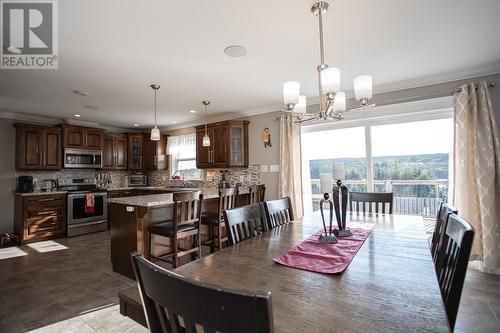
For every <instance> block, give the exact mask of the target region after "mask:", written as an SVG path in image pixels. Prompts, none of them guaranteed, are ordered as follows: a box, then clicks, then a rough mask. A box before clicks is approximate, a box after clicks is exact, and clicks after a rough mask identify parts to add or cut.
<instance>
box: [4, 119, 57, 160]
mask: <svg viewBox="0 0 500 333" xmlns="http://www.w3.org/2000/svg"><path fill="white" fill-rule="evenodd" d="M14 126H15V128H16V170H59V169H61V130H60V129H59V128H55V127H46V126H39V125H29V124H20V123H16V124H14Z"/></svg>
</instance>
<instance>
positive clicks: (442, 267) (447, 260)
mask: <svg viewBox="0 0 500 333" xmlns="http://www.w3.org/2000/svg"><path fill="white" fill-rule="evenodd" d="M473 240H474V228H473V227H472V226H471V225H470V224H469V222H467V221H466V220H464V219H463V218H461V217H460V216H458V215H456V214H450V215H448V223H447V225H446V231H445V233H444V235H443V241H442V242H441V243H440V244H439V252H440V254H439V256H438V263H437V265H436V274H437V278H438V282H439V287H440V289H441V296H442V298H443V302H444V305H445V308H446V314H447V315H448V322H449V324H450V327H451V329H452V331H453V328H454V326H455V321H456V318H457V313H458V307H459V305H460V297H461V295H462V288H463V285H464V280H465V274H466V273H467V266H468V264H469V256H470V251H471V248H472V241H473Z"/></svg>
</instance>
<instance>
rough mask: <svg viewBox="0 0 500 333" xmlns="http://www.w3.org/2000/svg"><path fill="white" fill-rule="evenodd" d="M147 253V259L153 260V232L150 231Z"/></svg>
mask: <svg viewBox="0 0 500 333" xmlns="http://www.w3.org/2000/svg"><path fill="white" fill-rule="evenodd" d="M146 249H147V251H148V252H147V253H146V255H145V257H146V259H148V260H151V257H152V255H151V254H152V252H153V243H151V233H150V232H149V231H148V244H147V245H146Z"/></svg>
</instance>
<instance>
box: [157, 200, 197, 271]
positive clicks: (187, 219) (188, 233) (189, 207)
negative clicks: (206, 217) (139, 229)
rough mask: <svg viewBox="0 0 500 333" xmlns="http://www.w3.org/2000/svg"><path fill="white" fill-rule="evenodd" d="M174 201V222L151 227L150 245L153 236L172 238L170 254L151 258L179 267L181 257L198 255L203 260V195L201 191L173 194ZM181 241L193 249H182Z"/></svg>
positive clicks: (183, 244)
mask: <svg viewBox="0 0 500 333" xmlns="http://www.w3.org/2000/svg"><path fill="white" fill-rule="evenodd" d="M173 200H174V204H173V206H174V207H173V220H172V221H168V222H163V223H158V224H153V225H151V226H149V228H148V231H149V244H150V246H151V244H152V243H151V235H159V236H163V237H167V238H170V252H168V253H165V254H162V255H160V256H153V255H151V257H152V258H154V259H158V260H162V261H165V262H168V263H170V264H172V265H173V266H174V267H179V258H181V257H184V256H186V255H197V257H198V258H201V244H200V236H201V235H200V215H201V214H200V212H201V203H202V201H203V194H201V191H193V192H177V193H174V194H173ZM186 239H187V240H186ZM181 240H182V241H183V242H182V246H184V247H186V245H189V244H190V243H191V247H189V248H184V247H181V244H180V241H181ZM150 253H152V251H151V249H150Z"/></svg>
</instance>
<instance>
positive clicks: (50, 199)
mask: <svg viewBox="0 0 500 333" xmlns="http://www.w3.org/2000/svg"><path fill="white" fill-rule="evenodd" d="M54 200H56V199H55V198H48V199H38V201H39V202H47V201H54Z"/></svg>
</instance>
